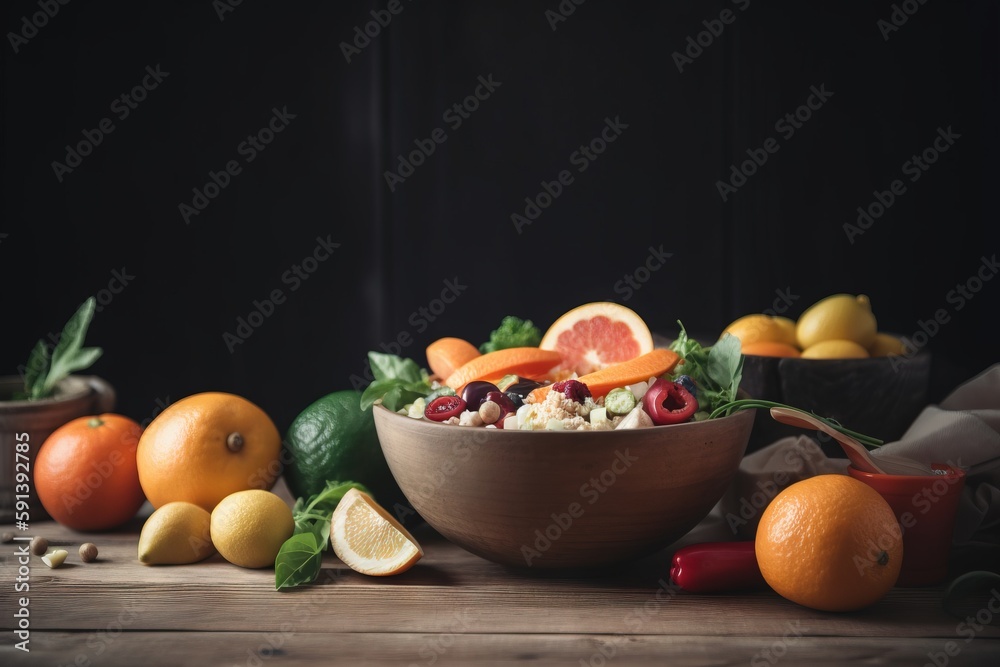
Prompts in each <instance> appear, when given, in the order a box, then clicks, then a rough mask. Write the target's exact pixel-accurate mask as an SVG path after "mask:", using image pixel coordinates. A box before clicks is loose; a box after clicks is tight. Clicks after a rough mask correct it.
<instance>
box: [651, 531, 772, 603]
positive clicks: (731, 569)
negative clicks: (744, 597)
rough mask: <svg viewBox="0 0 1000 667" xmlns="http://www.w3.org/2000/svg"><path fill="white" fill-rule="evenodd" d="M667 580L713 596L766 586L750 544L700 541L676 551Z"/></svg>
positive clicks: (687, 588)
mask: <svg viewBox="0 0 1000 667" xmlns="http://www.w3.org/2000/svg"><path fill="white" fill-rule="evenodd" d="M670 578H671V579H672V580H673V581H674V583H675V584H677V585H678V586H680V587H681V588H683V589H684V590H686V591H690V592H692V593H713V592H719V591H731V590H740V589H747V588H759V587H761V586H766V585H767V584H766V582H765V581H764V576H763V575H762V574H761V573H760V568H759V567H758V566H757V554H756V552H755V550H754V543H753V541H752V540H751V541H747V542H703V543H701V544H692V545H690V546H686V547H683V548H681V549H678V550H677V551H676V552H675V553H674V557H673V560H672V561H671V565H670Z"/></svg>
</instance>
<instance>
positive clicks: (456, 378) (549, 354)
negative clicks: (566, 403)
mask: <svg viewBox="0 0 1000 667" xmlns="http://www.w3.org/2000/svg"><path fill="white" fill-rule="evenodd" d="M561 361H562V355H561V354H559V353H558V352H555V351H553V350H542V349H539V348H537V347H511V348H507V349H506V350H497V351H496V352H487V353H486V354H483V355H480V356H478V357H476V358H475V359H471V360H469V361H467V362H466V363H464V364H463V365H462V366H460V367H459V368H457V369H456V370H455V372H454V373H452V374H451V375H449V376H448V379H446V380H445V381H444V383H445V384H446V385H448V386H449V387H451V388H452V389H454V390H455V391H456V392H461V390H462V388H463V387H465V385H467V384H469V383H470V382H472V381H473V380H488V379H490V378H499V377H503V376H504V375H511V374H513V375H520V376H522V377H528V378H537V377H541V376H544V375H545V374H546V373H547V372H548V371H550V370H551V369H552V368H554V367H555V366H557V365H559V363H560V362H561Z"/></svg>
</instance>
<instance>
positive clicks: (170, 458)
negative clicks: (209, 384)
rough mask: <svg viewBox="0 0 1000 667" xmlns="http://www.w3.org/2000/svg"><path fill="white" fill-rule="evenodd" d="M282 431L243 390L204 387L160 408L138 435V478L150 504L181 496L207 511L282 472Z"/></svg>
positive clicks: (269, 482)
mask: <svg viewBox="0 0 1000 667" xmlns="http://www.w3.org/2000/svg"><path fill="white" fill-rule="evenodd" d="M280 454H281V436H280V434H279V433H278V429H277V427H275V425H274V422H273V421H271V418H270V417H269V416H268V415H267V413H265V412H264V411H263V410H262V409H261V408H260V407H258V406H257V405H255V404H254V403H252V402H250V401H248V400H247V399H245V398H243V397H242V396H237V395H235V394H226V393H222V392H204V393H201V394H194V395H191V396H188V397H187V398H183V399H181V400H179V401H177V402H176V403H173V404H171V405H170V406H168V407H167V408H166V409H165V410H163V412H161V413H160V414H158V415H157V416H156V417H155V418H154V419H153V421H152V422H150V424H149V426H147V427H146V431H145V432H144V433H143V434H142V438H140V440H139V448H138V451H137V452H136V458H137V461H138V467H139V480H140V481H141V482H142V488H143V490H144V491H145V492H146V497H147V498H149V502H150V503H152V505H153V507H154V508H159V507H161V506H163V505H165V504H166V503H169V502H173V501H175V500H182V501H186V502H189V503H194V504H195V505H199V506H201V507H203V508H205V509H206V510H207V511H209V512H211V511H212V510H213V509H214V508H215V506H216V505H217V504H218V503H219V501H221V500H222V499H223V498H225V497H226V496H228V495H230V494H232V493H236V492H237V491H245V490H247V489H264V490H265V491H266V490H270V488H271V487H272V486H274V483H275V482H276V481H277V479H278V476H279V475H280V474H281V462H280V460H279V456H280Z"/></svg>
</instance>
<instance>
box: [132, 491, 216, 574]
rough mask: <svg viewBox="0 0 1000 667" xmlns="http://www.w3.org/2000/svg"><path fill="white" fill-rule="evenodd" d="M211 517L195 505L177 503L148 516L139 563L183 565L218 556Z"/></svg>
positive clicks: (141, 540) (167, 505)
mask: <svg viewBox="0 0 1000 667" xmlns="http://www.w3.org/2000/svg"><path fill="white" fill-rule="evenodd" d="M211 519H212V515H210V514H209V513H208V511H207V510H206V509H204V508H202V507H199V506H198V505H195V504H194V503H188V502H184V501H180V500H178V501H174V502H171V503H166V504H164V505H162V506H161V507H160V508H159V509H158V510H156V511H155V512H153V513H152V514H150V515H149V518H148V519H146V523H144V524H143V525H142V531H141V532H140V533H139V562H141V563H145V564H146V565H184V564H187V563H197V562H198V561H200V560H205V559H206V558H208V557H209V556H211V555H212V554H214V553H215V546H214V545H213V544H212V537H211V534H210V525H211Z"/></svg>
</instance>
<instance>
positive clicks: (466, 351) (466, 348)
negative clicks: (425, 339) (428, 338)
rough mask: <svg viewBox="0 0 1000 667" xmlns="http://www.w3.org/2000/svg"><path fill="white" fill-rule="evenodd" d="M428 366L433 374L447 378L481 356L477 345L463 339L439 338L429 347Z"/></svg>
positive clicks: (427, 352)
mask: <svg viewBox="0 0 1000 667" xmlns="http://www.w3.org/2000/svg"><path fill="white" fill-rule="evenodd" d="M426 354H427V366H428V367H429V368H430V369H431V373H433V374H434V375H436V376H438V377H439V378H446V377H448V376H449V375H451V374H452V373H454V372H455V369H456V368H459V367H461V366H462V365H463V364H465V363H466V362H468V361H471V360H472V359H475V358H476V357H478V356H479V350H478V349H477V348H476V346H475V345H473V344H472V343H470V342H469V341H467V340H465V339H462V338H451V337H449V338H439V339H437V340H436V341H434V342H433V343H431V344H430V345H428V346H427V351H426Z"/></svg>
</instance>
